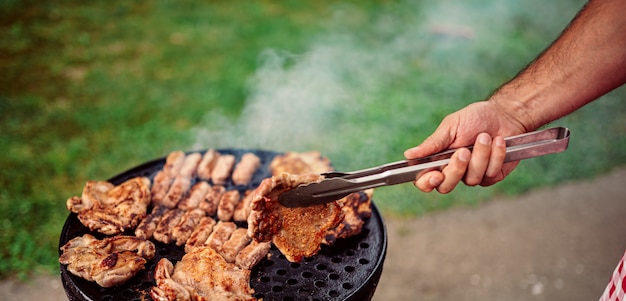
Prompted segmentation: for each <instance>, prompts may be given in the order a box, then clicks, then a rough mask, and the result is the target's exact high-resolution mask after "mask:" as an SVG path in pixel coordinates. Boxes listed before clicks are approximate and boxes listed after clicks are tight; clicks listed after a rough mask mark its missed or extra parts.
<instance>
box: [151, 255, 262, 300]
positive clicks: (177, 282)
mask: <svg viewBox="0 0 626 301" xmlns="http://www.w3.org/2000/svg"><path fill="white" fill-rule="evenodd" d="M154 278H155V280H156V286H155V287H153V288H152V290H151V291H150V296H151V297H152V299H153V300H157V301H160V300H168V301H169V300H231V301H235V300H238V301H252V300H256V298H254V297H253V296H252V294H253V293H254V290H253V289H252V288H251V287H250V270H242V269H240V268H238V267H237V266H235V265H234V264H232V263H228V262H226V261H225V260H224V258H223V257H222V256H220V255H219V254H218V253H217V252H216V251H215V250H213V249H211V248H208V247H201V248H195V249H193V250H192V251H191V252H189V253H187V254H185V256H183V258H182V259H181V260H180V261H179V262H178V263H176V266H173V265H172V263H171V262H170V261H169V260H167V259H165V258H163V259H161V260H160V261H159V262H158V263H157V266H156V269H155V272H154Z"/></svg>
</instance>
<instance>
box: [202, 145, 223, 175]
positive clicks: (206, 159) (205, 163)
mask: <svg viewBox="0 0 626 301" xmlns="http://www.w3.org/2000/svg"><path fill="white" fill-rule="evenodd" d="M219 156H220V153H218V152H217V151H216V150H214V149H210V150H208V151H206V153H204V156H202V161H200V164H198V177H199V178H200V179H202V180H206V181H208V180H210V179H211V173H212V172H213V168H214V167H215V163H216V162H217V158H219Z"/></svg>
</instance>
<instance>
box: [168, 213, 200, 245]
mask: <svg viewBox="0 0 626 301" xmlns="http://www.w3.org/2000/svg"><path fill="white" fill-rule="evenodd" d="M203 217H204V211H203V210H202V209H192V210H188V211H186V212H185V214H183V216H182V217H181V218H180V222H178V224H177V225H176V226H174V228H173V229H172V237H173V238H174V240H176V245H177V246H182V245H183V244H185V243H186V242H187V239H189V237H190V236H191V233H192V232H193V230H194V229H195V227H196V226H197V225H198V223H199V222H200V220H201V219H202V218H203Z"/></svg>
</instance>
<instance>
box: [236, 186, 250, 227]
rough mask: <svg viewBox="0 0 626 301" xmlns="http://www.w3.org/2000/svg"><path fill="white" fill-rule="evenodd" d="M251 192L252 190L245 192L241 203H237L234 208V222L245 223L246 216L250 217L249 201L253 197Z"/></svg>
mask: <svg viewBox="0 0 626 301" xmlns="http://www.w3.org/2000/svg"><path fill="white" fill-rule="evenodd" d="M253 192H254V190H248V191H246V194H245V195H244V197H243V199H241V201H240V202H239V203H237V206H236V207H235V212H234V213H233V220H234V221H236V222H245V221H247V220H248V215H250V201H251V200H252V197H253V196H254V193H253Z"/></svg>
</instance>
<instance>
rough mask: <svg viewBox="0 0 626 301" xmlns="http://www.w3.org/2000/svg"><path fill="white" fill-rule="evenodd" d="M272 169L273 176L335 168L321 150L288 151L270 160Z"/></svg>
mask: <svg viewBox="0 0 626 301" xmlns="http://www.w3.org/2000/svg"><path fill="white" fill-rule="evenodd" d="M269 169H270V171H271V172H272V175H273V176H278V175H280V174H282V173H288V174H296V175H297V174H306V173H316V174H320V173H324V172H328V171H331V170H333V168H332V166H331V164H330V160H328V158H325V157H323V156H322V155H321V154H320V153H319V152H305V153H296V152H287V153H285V154H284V155H280V156H276V157H274V159H273V160H272V162H270V166H269Z"/></svg>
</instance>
